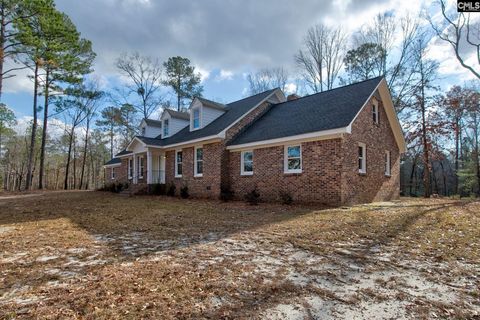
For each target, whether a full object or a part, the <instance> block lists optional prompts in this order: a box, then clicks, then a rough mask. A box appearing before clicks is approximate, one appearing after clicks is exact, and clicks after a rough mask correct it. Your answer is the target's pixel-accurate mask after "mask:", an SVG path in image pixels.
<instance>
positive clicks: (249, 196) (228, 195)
mask: <svg viewBox="0 0 480 320" xmlns="http://www.w3.org/2000/svg"><path fill="white" fill-rule="evenodd" d="M125 189H128V183H121V182H117V183H115V182H112V183H109V184H106V185H105V186H104V187H103V188H100V189H99V190H100V191H109V192H114V193H119V192H121V191H122V190H125ZM176 190H177V187H176V186H175V184H174V183H173V182H171V183H169V184H168V185H166V184H159V183H158V184H152V185H150V186H149V189H148V194H151V195H167V196H170V197H174V196H175V195H176ZM180 197H182V198H183V199H187V198H189V197H190V193H189V190H188V186H187V185H184V186H183V187H181V188H180ZM278 197H279V199H280V201H281V202H282V204H292V203H293V198H292V196H291V194H290V193H288V192H286V191H280V192H279V193H278ZM233 198H234V192H233V191H232V190H231V189H230V188H229V187H222V189H221V191H220V200H222V201H225V202H228V201H231V200H233ZM243 198H244V199H245V201H246V202H247V203H249V204H251V205H257V204H258V203H259V202H260V192H259V191H258V189H257V188H256V187H255V188H254V189H253V190H251V191H250V192H247V193H246V194H245V195H244V196H243Z"/></svg>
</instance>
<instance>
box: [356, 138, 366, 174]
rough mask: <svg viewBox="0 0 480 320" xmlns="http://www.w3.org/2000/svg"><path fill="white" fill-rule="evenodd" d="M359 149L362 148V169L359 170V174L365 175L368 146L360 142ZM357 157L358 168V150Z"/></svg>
mask: <svg viewBox="0 0 480 320" xmlns="http://www.w3.org/2000/svg"><path fill="white" fill-rule="evenodd" d="M358 147H362V168H363V169H360V168H358V173H361V174H365V173H367V145H366V144H365V143H362V142H359V143H358ZM356 155H357V166H358V160H360V159H359V156H358V148H357V150H356Z"/></svg>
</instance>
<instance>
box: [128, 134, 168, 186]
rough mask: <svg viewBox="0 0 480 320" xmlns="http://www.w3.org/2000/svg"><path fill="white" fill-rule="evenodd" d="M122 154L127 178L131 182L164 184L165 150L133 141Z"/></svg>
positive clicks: (135, 183)
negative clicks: (124, 153) (123, 154)
mask: <svg viewBox="0 0 480 320" xmlns="http://www.w3.org/2000/svg"><path fill="white" fill-rule="evenodd" d="M127 151H131V153H129V154H128V155H126V156H124V159H126V161H125V160H124V161H122V163H125V162H126V164H127V179H128V181H129V182H130V183H131V184H133V185H137V184H144V185H150V184H165V152H163V151H161V150H160V149H158V148H152V147H147V146H146V145H143V144H142V143H141V142H140V141H135V140H134V141H133V143H131V144H130V145H129V146H128V147H127Z"/></svg>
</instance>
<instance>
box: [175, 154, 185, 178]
mask: <svg viewBox="0 0 480 320" xmlns="http://www.w3.org/2000/svg"><path fill="white" fill-rule="evenodd" d="M182 164H183V152H182V151H181V150H178V151H175V177H177V178H180V177H181V176H182V169H183V167H182Z"/></svg>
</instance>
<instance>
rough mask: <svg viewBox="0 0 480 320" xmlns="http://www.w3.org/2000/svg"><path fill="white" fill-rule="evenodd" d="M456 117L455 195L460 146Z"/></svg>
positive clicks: (456, 192) (456, 119)
mask: <svg viewBox="0 0 480 320" xmlns="http://www.w3.org/2000/svg"><path fill="white" fill-rule="evenodd" d="M459 125H460V124H459V120H458V117H457V116H455V185H454V187H455V194H458V167H459V166H458V158H459V146H460V128H459Z"/></svg>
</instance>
